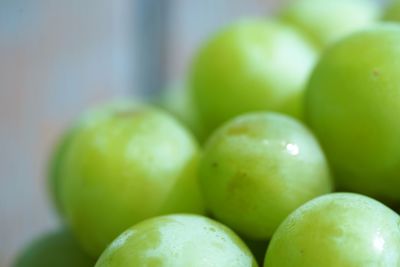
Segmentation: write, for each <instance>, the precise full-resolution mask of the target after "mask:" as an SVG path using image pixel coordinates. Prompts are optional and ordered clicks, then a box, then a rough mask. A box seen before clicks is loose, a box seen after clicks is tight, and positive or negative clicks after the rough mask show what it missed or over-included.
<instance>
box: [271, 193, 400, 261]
mask: <svg viewBox="0 0 400 267" xmlns="http://www.w3.org/2000/svg"><path fill="white" fill-rule="evenodd" d="M399 225H400V217H399V216H398V215H397V214H396V213H395V212H394V211H392V210H390V209H389V208H387V207H386V206H384V205H383V204H381V203H379V202H377V201H375V200H373V199H371V198H368V197H366V196H362V195H357V194H352V193H335V194H330V195H325V196H322V197H319V198H316V199H314V200H312V201H310V202H308V203H306V204H305V205H303V206H301V207H300V208H299V209H297V210H296V211H295V212H293V213H292V214H291V215H290V216H289V217H288V218H287V219H286V220H285V221H284V222H283V223H282V224H281V225H280V226H279V228H278V230H277V231H276V232H275V234H274V236H273V238H272V240H271V243H270V245H269V248H268V250H267V255H266V259H265V263H264V267H293V266H296V267H310V266H312V267H338V266H340V267H360V266H362V267H389V266H393V267H395V266H400V253H399V251H400V228H399Z"/></svg>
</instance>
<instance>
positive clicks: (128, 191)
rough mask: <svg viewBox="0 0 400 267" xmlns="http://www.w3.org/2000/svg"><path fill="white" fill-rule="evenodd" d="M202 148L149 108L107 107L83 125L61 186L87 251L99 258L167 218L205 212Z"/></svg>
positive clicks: (65, 205)
mask: <svg viewBox="0 0 400 267" xmlns="http://www.w3.org/2000/svg"><path fill="white" fill-rule="evenodd" d="M197 161H198V146H197V144H196V142H195V141H194V138H193V137H192V136H191V135H190V134H189V133H188V131H187V130H186V129H185V128H184V127H183V126H182V125H181V124H179V123H178V122H177V121H176V120H175V119H174V118H172V117H171V116H170V115H168V114H166V113H164V112H162V111H159V110H157V109H154V108H152V107H150V106H143V105H128V106H116V107H111V108H110V107H108V106H107V107H104V110H103V109H101V108H99V109H98V110H96V111H94V112H91V113H90V114H89V115H88V116H86V117H85V118H84V119H83V120H81V121H80V125H79V129H78V130H77V131H76V132H75V134H74V138H73V140H72V141H71V142H70V144H69V148H68V150H67V152H66V155H65V162H64V163H63V164H62V170H61V178H60V182H59V187H60V188H59V190H60V198H61V204H62V210H63V212H64V215H65V217H66V220H67V222H68V224H69V225H70V226H71V228H72V230H73V231H74V234H75V235H76V236H77V239H78V241H79V242H80V243H81V245H82V247H83V248H84V249H85V250H86V251H87V252H88V253H90V254H91V255H93V256H99V255H100V253H101V252H102V251H103V250H104V249H105V247H106V246H107V245H108V244H109V243H110V242H111V241H112V240H113V239H114V238H115V237H116V236H118V235H119V234H120V233H121V232H122V231H124V230H125V229H126V228H128V227H130V226H131V225H133V224H135V223H138V222H140V221H142V220H143V219H146V218H149V217H153V216H157V215H161V214H168V213H176V212H190V213H202V212H203V204H202V199H201V195H200V191H199V188H198V184H197V175H196V170H197Z"/></svg>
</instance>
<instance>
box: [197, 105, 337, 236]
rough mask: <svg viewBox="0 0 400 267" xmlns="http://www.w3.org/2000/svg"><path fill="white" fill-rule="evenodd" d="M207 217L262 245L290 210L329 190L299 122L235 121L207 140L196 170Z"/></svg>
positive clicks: (263, 116) (262, 116) (265, 116)
mask: <svg viewBox="0 0 400 267" xmlns="http://www.w3.org/2000/svg"><path fill="white" fill-rule="evenodd" d="M199 175H200V185H201V189H202V192H203V195H204V200H205V202H206V206H207V208H208V209H209V211H210V212H211V213H212V214H213V215H214V216H215V218H216V219H218V220H219V221H221V222H222V223H224V224H226V225H228V226H229V227H231V228H232V229H234V230H235V231H237V232H238V233H239V234H241V235H242V236H244V237H246V238H250V239H255V240H267V239H269V238H270V237H271V236H272V234H273V232H274V231H275V230H276V228H277V227H278V225H279V224H280V223H281V222H282V221H283V220H284V219H285V218H286V216H287V215H289V214H290V213H291V212H292V211H293V210H295V209H296V208H298V207H299V206H301V205H302V204H304V203H305V202H307V201H309V200H310V199H313V198H315V197H317V196H319V195H322V194H326V193H329V192H331V190H332V182H331V178H330V172H329V168H328V164H327V162H326V159H325V156H324V154H323V152H322V150H321V149H320V146H319V144H318V142H317V141H316V139H315V138H314V136H313V135H312V133H311V132H310V131H309V130H308V129H306V128H305V127H304V126H303V125H302V124H301V123H300V122H298V121H296V120H294V119H292V118H290V117H288V116H284V115H280V114H277V113H268V112H262V113H252V114H246V115H242V116H239V117H238V118H235V119H233V120H231V121H229V122H227V123H226V124H225V125H223V126H222V127H221V128H220V129H218V130H217V131H216V132H215V133H214V134H213V135H212V136H211V138H210V139H209V141H208V142H207V145H206V147H205V150H204V153H203V155H202V160H201V164H200V172H199Z"/></svg>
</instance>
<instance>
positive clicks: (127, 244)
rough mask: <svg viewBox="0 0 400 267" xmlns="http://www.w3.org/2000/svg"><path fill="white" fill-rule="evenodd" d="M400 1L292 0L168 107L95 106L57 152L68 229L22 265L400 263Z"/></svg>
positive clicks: (240, 26)
mask: <svg viewBox="0 0 400 267" xmlns="http://www.w3.org/2000/svg"><path fill="white" fill-rule="evenodd" d="M399 7H400V2H395V3H393V4H391V5H389V7H388V8H387V10H384V8H383V7H382V6H381V5H378V4H377V3H376V2H375V1H370V0H351V1H350V0H337V1H336V0H335V1H319V0H298V1H294V2H293V3H292V4H289V5H288V6H287V7H286V8H284V9H283V10H282V12H281V13H280V14H279V15H278V16H276V17H275V18H268V19H248V20H244V21H239V22H236V23H234V24H232V25H230V26H228V27H226V28H224V29H222V30H221V31H220V32H218V33H217V34H216V35H215V36H213V37H211V38H210V40H209V41H207V42H206V43H205V44H204V46H203V47H202V48H201V49H200V51H199V52H198V53H197V55H196V57H195V58H194V60H193V64H192V67H191V69H190V70H189V73H188V82H187V84H184V85H182V87H183V89H182V90H179V91H176V90H168V91H167V96H163V97H162V98H161V99H162V100H166V101H162V104H161V105H160V107H156V106H155V105H150V104H143V103H138V102H132V101H126V102H118V103H112V104H106V105H103V106H100V107H97V108H92V109H90V110H89V111H87V112H86V113H85V114H83V115H82V117H81V118H80V119H79V120H77V121H76V122H75V123H74V124H73V125H72V126H71V127H70V128H69V130H68V131H67V132H66V133H65V135H64V136H63V137H62V138H61V141H60V143H59V145H58V147H57V148H56V149H55V152H54V155H53V157H52V161H51V168H50V175H49V179H48V184H49V188H50V192H51V195H52V199H53V202H54V206H55V207H56V210H57V212H58V214H59V217H60V218H61V219H62V221H63V223H64V224H65V226H64V227H63V229H61V230H60V232H59V233H55V234H54V233H53V234H51V235H48V236H46V237H45V238H43V239H41V240H38V241H36V242H35V243H33V244H32V245H31V246H30V247H29V248H28V249H27V250H26V251H24V253H23V254H21V257H20V258H19V259H18V260H17V262H16V264H15V267H24V266H25V267H28V266H29V267H48V266H64V265H65V266H76V267H88V266H93V265H94V264H95V266H96V267H217V266H218V267H257V266H261V265H263V266H264V267H399V266H400V216H399V215H398V214H397V213H396V210H397V208H398V207H399V206H400V138H399V137H400V117H399V116H400V24H397V23H396V22H395V21H396V20H398V21H400V10H399ZM384 20H387V21H391V22H387V21H386V22H385V21H384ZM169 92H171V94H173V97H170V96H168V93H169ZM177 92H179V94H177ZM175 100H176V101H175ZM177 107H178V108H177ZM95 262H96V263H95ZM63 264H64V265H63Z"/></svg>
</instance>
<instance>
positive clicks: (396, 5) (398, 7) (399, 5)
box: [384, 0, 400, 22]
mask: <svg viewBox="0 0 400 267" xmlns="http://www.w3.org/2000/svg"><path fill="white" fill-rule="evenodd" d="M384 20H386V21H397V22H400V1H399V0H395V1H393V3H392V4H391V5H390V6H389V8H388V9H387V10H386V12H385V16H384Z"/></svg>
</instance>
